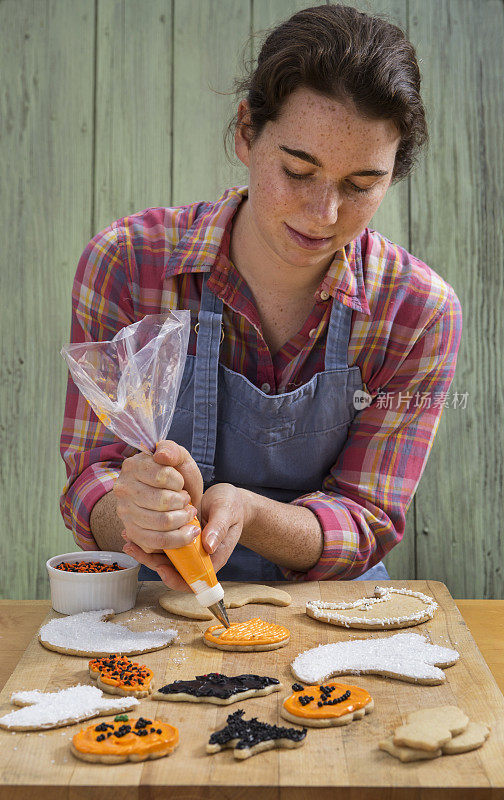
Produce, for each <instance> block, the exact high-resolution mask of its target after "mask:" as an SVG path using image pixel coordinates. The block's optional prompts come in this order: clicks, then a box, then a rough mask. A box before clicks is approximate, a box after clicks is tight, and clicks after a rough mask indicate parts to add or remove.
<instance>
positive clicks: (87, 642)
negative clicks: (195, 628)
mask: <svg viewBox="0 0 504 800" xmlns="http://www.w3.org/2000/svg"><path fill="white" fill-rule="evenodd" d="M114 615H115V611H114V610H113V609H111V608H106V609H104V610H103V611H83V612H82V613H81V614H72V615H71V616H68V617H60V618H58V619H52V620H51V621H50V622H48V623H46V625H42V627H41V629H40V630H39V634H38V638H39V642H40V644H42V645H44V647H47V649H48V650H56V652H58V653H66V654H68V655H73V656H89V657H94V658H99V657H100V656H108V655H111V654H112V653H118V654H120V655H128V656H132V655H136V654H138V653H149V652H150V651H151V650H161V648H163V647H167V646H168V645H169V644H171V643H172V642H173V640H174V639H175V638H176V637H177V635H178V634H177V631H176V630H174V629H173V628H166V629H163V630H161V629H159V630H154V631H132V630H130V628H127V627H126V626H125V625H120V624H117V623H111V622H108V620H110V619H112V617H113V616H114Z"/></svg>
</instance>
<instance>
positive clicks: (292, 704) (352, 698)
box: [280, 683, 374, 728]
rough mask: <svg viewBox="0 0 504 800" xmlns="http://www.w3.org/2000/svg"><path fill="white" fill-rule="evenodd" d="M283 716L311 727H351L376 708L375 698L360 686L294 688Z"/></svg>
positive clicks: (290, 720) (295, 685)
mask: <svg viewBox="0 0 504 800" xmlns="http://www.w3.org/2000/svg"><path fill="white" fill-rule="evenodd" d="M292 690H293V694H291V695H290V696H289V697H287V698H286V700H284V702H283V705H282V708H281V710H280V713H281V715H282V717H283V718H284V719H287V720H289V722H295V723H296V724H297V725H307V726H308V727H311V728H328V727H330V726H339V725H348V724H349V723H350V722H352V721H353V720H354V719H362V717H363V716H364V715H365V714H370V713H371V711H372V710H373V708H374V702H373V698H372V697H371V695H370V694H368V693H367V692H366V691H365V690H364V689H361V688H360V687H359V686H349V685H347V684H344V683H329V684H322V685H320V686H301V684H299V683H294V684H293V685H292Z"/></svg>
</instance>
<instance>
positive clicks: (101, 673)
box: [89, 653, 154, 698]
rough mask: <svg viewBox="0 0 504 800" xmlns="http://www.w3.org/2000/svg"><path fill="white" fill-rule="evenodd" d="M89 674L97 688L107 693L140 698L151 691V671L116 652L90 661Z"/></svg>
mask: <svg viewBox="0 0 504 800" xmlns="http://www.w3.org/2000/svg"><path fill="white" fill-rule="evenodd" d="M89 675H90V677H91V678H92V679H93V680H95V681H96V684H97V686H98V688H99V689H102V690H103V691H104V692H108V693H109V694H118V695H120V696H122V697H138V698H141V697H148V696H149V695H150V693H151V692H152V678H153V676H154V673H153V671H152V670H151V669H150V668H149V667H147V666H146V665H145V664H137V663H136V662H134V661H130V660H129V658H127V657H126V656H120V655H118V654H117V653H113V654H112V655H111V656H105V657H104V658H96V659H93V660H92V661H90V662H89Z"/></svg>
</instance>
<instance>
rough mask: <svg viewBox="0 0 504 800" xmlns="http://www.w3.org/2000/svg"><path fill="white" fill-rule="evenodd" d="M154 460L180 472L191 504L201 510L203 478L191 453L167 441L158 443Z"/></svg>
mask: <svg viewBox="0 0 504 800" xmlns="http://www.w3.org/2000/svg"><path fill="white" fill-rule="evenodd" d="M153 458H154V461H155V462H156V464H162V465H163V466H165V467H173V468H174V469H176V470H177V471H178V472H180V474H181V475H182V477H183V479H184V489H185V490H186V491H187V492H189V496H190V498H191V503H192V504H193V506H196V508H199V507H200V505H201V497H202V495H203V478H202V477H201V472H200V470H199V467H198V465H197V464H196V461H195V460H194V458H193V457H192V456H191V454H190V453H189V451H188V450H186V449H185V447H182V446H181V445H179V444H177V443H176V442H173V441H171V440H165V441H161V442H158V443H157V445H156V452H155V453H154V455H153Z"/></svg>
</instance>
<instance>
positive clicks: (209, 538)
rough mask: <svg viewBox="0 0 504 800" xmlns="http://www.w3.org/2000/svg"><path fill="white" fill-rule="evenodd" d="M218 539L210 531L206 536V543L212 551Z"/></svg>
mask: <svg viewBox="0 0 504 800" xmlns="http://www.w3.org/2000/svg"><path fill="white" fill-rule="evenodd" d="M218 541H219V540H218V539H217V536H214V535H213V533H211V534H210V536H207V545H208V546H209V548H210V550H211V551H212V553H213V551H214V550H215V548H216V547H217V544H218Z"/></svg>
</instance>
